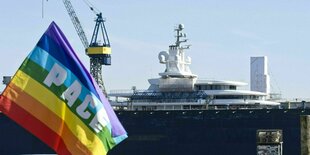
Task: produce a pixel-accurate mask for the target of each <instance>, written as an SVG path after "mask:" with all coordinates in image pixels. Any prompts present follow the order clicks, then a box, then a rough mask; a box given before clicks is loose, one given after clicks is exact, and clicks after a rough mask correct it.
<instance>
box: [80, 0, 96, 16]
mask: <svg viewBox="0 0 310 155" xmlns="http://www.w3.org/2000/svg"><path fill="white" fill-rule="evenodd" d="M83 2H84V3H85V4H86V5H87V6H88V7H89V8H90V10H91V11H93V12H94V13H95V14H98V13H100V11H99V9H97V8H96V7H95V6H94V5H93V4H92V3H91V2H90V1H89V0H83Z"/></svg>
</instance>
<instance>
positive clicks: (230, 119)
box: [0, 24, 310, 155]
mask: <svg viewBox="0 0 310 155" xmlns="http://www.w3.org/2000/svg"><path fill="white" fill-rule="evenodd" d="M183 29H184V26H183V25H182V24H180V25H178V26H177V27H176V28H175V32H176V35H175V36H176V42H175V43H173V44H172V45H170V46H169V48H168V51H162V52H159V56H158V59H159V62H160V63H161V64H163V65H165V66H166V68H165V70H164V71H163V72H161V73H159V78H154V79H149V80H148V81H149V83H150V86H149V88H147V89H146V90H138V89H135V88H134V89H130V90H113V91H111V92H110V93H109V94H108V96H109V98H110V103H111V105H112V106H113V107H114V110H115V111H116V115H117V116H118V118H119V120H120V121H121V123H122V124H123V126H124V128H125V129H126V131H127V132H128V138H127V139H126V140H124V141H123V142H121V143H120V144H119V145H118V146H116V147H115V148H113V149H112V150H111V151H110V152H109V153H108V154H109V155H191V154H193V155H205V154H208V155H251V154H259V155H262V154H272V153H273V154H284V155H293V154H300V153H301V143H300V141H301V136H300V130H301V124H300V117H301V116H302V115H309V114H310V109H309V107H308V105H307V103H306V102H303V104H295V105H294V107H292V106H283V105H281V104H280V103H279V102H275V101H270V100H268V95H269V93H270V86H269V85H270V82H269V81H270V80H269V75H268V71H267V58H266V57H253V58H251V64H250V65H251V90H242V89H240V87H242V86H245V85H246V83H244V82H238V81H230V80H229V81H228V80H208V79H200V78H199V77H198V75H195V74H193V73H192V72H191V70H190V67H189V66H190V64H191V58H190V57H188V56H186V55H185V54H186V53H185V51H186V50H188V49H189V46H187V45H183V43H186V41H187V39H186V35H185V33H184V32H183ZM0 124H1V128H0V133H1V139H0V154H49V153H54V152H53V151H52V150H51V149H49V148H48V147H47V146H46V145H44V144H43V143H42V142H40V141H39V140H38V139H36V138H35V137H34V136H32V135H30V134H29V133H28V132H27V131H25V130H24V129H22V128H21V127H19V126H18V125H16V124H15V123H14V122H13V121H11V120H9V119H8V118H7V117H6V116H4V115H2V114H0ZM269 131H270V132H269ZM269 133H270V134H269ZM12 137H14V138H12ZM16 137H17V138H16ZM268 137H269V138H268Z"/></svg>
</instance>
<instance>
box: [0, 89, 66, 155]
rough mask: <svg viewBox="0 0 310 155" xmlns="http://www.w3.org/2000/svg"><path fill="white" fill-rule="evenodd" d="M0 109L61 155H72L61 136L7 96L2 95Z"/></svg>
mask: <svg viewBox="0 0 310 155" xmlns="http://www.w3.org/2000/svg"><path fill="white" fill-rule="evenodd" d="M0 110H1V111H2V112H3V113H4V114H5V115H7V116H8V117H9V118H11V119H12V120H14V121H15V122H16V123H18V124H19V125H20V126H22V127H23V128H25V129H26V130H28V131H29V132H30V133H32V134H33V135H35V136H36V137H38V138H39V139H40V140H41V141H43V142H44V143H45V144H47V145H48V146H49V147H51V148H53V149H54V150H55V151H56V152H57V154H59V155H70V154H71V153H70V152H69V150H68V149H67V147H66V145H65V144H64V142H63V140H62V139H61V137H60V136H59V135H58V134H56V133H55V132H54V131H52V130H51V129H49V128H48V127H47V126H46V125H44V124H43V123H42V122H41V121H39V120H38V119H37V118H35V117H33V116H32V115H30V114H29V113H28V112H27V111H25V110H24V109H23V108H21V107H19V106H18V105H17V104H16V103H15V102H12V101H11V100H9V99H8V98H6V97H5V96H2V95H1V96H0Z"/></svg>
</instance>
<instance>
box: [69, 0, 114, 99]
mask: <svg viewBox="0 0 310 155" xmlns="http://www.w3.org/2000/svg"><path fill="white" fill-rule="evenodd" d="M63 3H64V5H65V7H66V9H67V12H68V14H69V16H70V18H71V21H72V23H73V25H74V27H75V30H76V32H77V34H78V36H79V37H80V40H81V41H82V44H83V45H84V47H85V51H86V54H87V55H88V56H89V58H90V74H91V75H92V76H93V78H94V79H95V80H96V82H97V83H98V85H99V87H100V89H101V90H102V92H103V93H104V94H105V95H106V96H107V93H106V90H105V87H104V82H103V76H102V65H111V46H110V41H109V37H108V34H107V31H106V28H105V25H104V22H105V20H104V19H103V18H102V13H101V12H100V13H97V12H96V11H94V8H93V7H92V6H89V7H90V9H91V10H93V11H94V12H95V13H96V15H97V18H96V20H95V22H96V24H95V28H94V31H93V35H92V38H91V42H90V43H89V42H88V40H87V37H86V35H85V32H84V30H83V28H82V26H81V23H80V21H79V18H78V17H77V15H76V13H75V11H74V8H73V6H72V4H71V1H70V0H63ZM100 36H101V38H100ZM100 39H102V40H101V41H99V40H100Z"/></svg>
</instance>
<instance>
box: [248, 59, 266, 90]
mask: <svg viewBox="0 0 310 155" xmlns="http://www.w3.org/2000/svg"><path fill="white" fill-rule="evenodd" d="M251 91H258V92H262V93H266V94H268V95H269V94H270V77H269V74H268V59H267V57H266V56H261V57H251Z"/></svg>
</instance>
